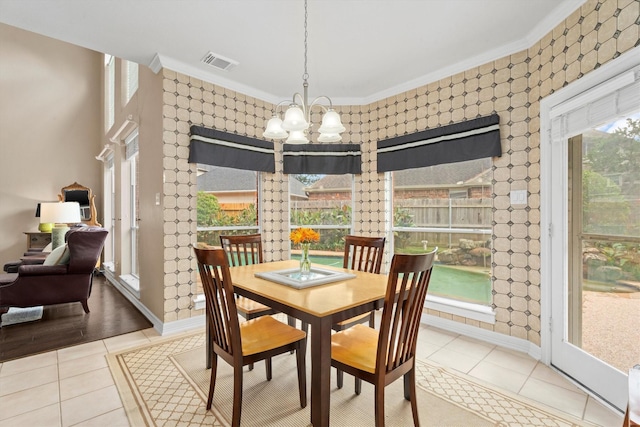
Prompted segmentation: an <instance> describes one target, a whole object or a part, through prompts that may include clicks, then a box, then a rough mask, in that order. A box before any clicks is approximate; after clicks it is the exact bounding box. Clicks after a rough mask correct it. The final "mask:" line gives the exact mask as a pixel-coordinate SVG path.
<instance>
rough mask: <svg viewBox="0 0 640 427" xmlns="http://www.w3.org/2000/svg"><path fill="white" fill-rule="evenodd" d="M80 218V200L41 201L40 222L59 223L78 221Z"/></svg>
mask: <svg viewBox="0 0 640 427" xmlns="http://www.w3.org/2000/svg"><path fill="white" fill-rule="evenodd" d="M80 221H82V219H81V218H80V204H79V203H78V202H64V203H41V204H40V222H44V223H47V222H51V223H57V224H66V223H78V222H80Z"/></svg>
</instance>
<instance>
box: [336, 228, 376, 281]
mask: <svg viewBox="0 0 640 427" xmlns="http://www.w3.org/2000/svg"><path fill="white" fill-rule="evenodd" d="M384 242H385V238H384V237H361V236H351V235H349V236H346V237H345V242H344V257H343V263H342V264H343V265H342V266H343V268H348V269H351V270H358V271H365V272H367V273H376V274H379V273H380V268H381V267H382V256H383V255H384Z"/></svg>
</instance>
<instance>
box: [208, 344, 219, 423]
mask: <svg viewBox="0 0 640 427" xmlns="http://www.w3.org/2000/svg"><path fill="white" fill-rule="evenodd" d="M209 360H210V362H211V377H210V380H209V397H207V411H208V410H209V409H211V403H212V402H213V391H214V390H215V388H216V374H217V371H218V355H217V354H215V353H213V354H212V356H211V358H210V359H209Z"/></svg>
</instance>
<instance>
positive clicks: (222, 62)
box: [202, 52, 238, 71]
mask: <svg viewBox="0 0 640 427" xmlns="http://www.w3.org/2000/svg"><path fill="white" fill-rule="evenodd" d="M202 62H204V63H205V64H207V65H211V66H212V67H215V68H217V69H218V70H224V71H229V70H231V69H233V68H234V67H235V66H236V65H238V62H236V61H234V60H233V59H229V58H225V57H224V56H221V55H218V54H217V53H213V52H209V53H207V54H206V55H205V56H204V58H202Z"/></svg>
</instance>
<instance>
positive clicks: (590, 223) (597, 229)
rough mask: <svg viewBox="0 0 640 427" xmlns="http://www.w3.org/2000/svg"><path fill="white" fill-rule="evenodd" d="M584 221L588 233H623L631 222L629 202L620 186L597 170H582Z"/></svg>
mask: <svg viewBox="0 0 640 427" xmlns="http://www.w3.org/2000/svg"><path fill="white" fill-rule="evenodd" d="M582 206H583V211H582V221H583V228H584V231H585V232H587V233H605V234H606V233H614V234H623V233H624V232H625V230H624V227H625V225H627V224H628V222H629V213H630V207H629V202H628V201H627V200H626V199H625V198H624V197H623V195H622V193H621V191H620V187H619V186H618V185H616V184H615V183H614V182H613V181H611V180H610V179H608V178H605V177H603V176H602V175H600V174H599V173H597V172H594V171H591V170H585V171H583V172H582Z"/></svg>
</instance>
